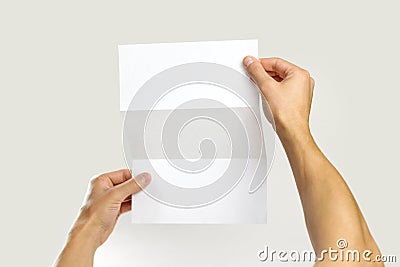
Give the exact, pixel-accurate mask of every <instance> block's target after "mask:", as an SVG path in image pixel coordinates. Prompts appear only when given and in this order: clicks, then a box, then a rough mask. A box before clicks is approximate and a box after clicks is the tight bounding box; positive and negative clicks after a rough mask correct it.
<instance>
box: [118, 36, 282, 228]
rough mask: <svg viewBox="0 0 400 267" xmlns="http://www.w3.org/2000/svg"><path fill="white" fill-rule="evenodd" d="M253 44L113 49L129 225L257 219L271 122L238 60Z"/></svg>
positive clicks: (261, 215) (262, 215) (254, 51)
mask: <svg viewBox="0 0 400 267" xmlns="http://www.w3.org/2000/svg"><path fill="white" fill-rule="evenodd" d="M246 55H253V56H257V55H258V41H257V40H236V41H213V42H186V43H162V44H136V45H120V46H119V71H120V110H121V111H122V112H123V113H124V125H123V146H124V156H125V160H126V164H127V165H128V167H129V168H130V169H131V170H132V172H133V174H134V175H137V174H139V173H141V172H149V173H150V174H151V175H152V182H151V183H150V184H149V185H148V186H147V187H146V188H145V189H144V190H143V191H142V192H140V193H138V194H135V195H134V196H133V198H132V209H133V211H134V212H133V213H132V221H133V222H134V223H196V224H202V223H215V224H238V223H266V214H267V203H266V193H267V192H266V182H265V179H266V177H267V175H268V171H269V169H270V166H271V164H272V158H273V153H274V148H275V145H274V138H275V135H274V134H273V128H272V126H271V125H270V124H269V123H268V122H267V121H266V119H265V117H264V115H263V114H262V109H261V105H260V103H261V97H260V94H259V91H258V89H257V87H256V86H255V84H254V83H253V82H252V81H251V80H250V79H249V78H248V77H247V75H246V71H245V70H244V68H243V66H242V60H243V58H244V57H245V56H246Z"/></svg>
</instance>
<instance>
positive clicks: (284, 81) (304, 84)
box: [243, 56, 314, 134]
mask: <svg viewBox="0 0 400 267" xmlns="http://www.w3.org/2000/svg"><path fill="white" fill-rule="evenodd" d="M243 64H244V65H245V67H246V70H247V72H248V73H249V75H250V77H251V78H252V79H253V80H254V81H255V82H256V83H257V85H258V87H259V88H260V90H261V92H262V93H263V95H264V97H265V99H266V100H267V102H268V104H269V106H270V108H271V112H272V115H273V117H274V121H275V126H276V130H277V133H278V134H280V133H282V132H286V131H288V130H301V131H304V130H306V131H308V130H309V126H308V122H309V114H310V108H311V101H312V97H313V91H314V79H313V78H311V77H310V74H309V72H308V71H306V70H304V69H302V68H300V67H297V66H295V65H293V64H292V63H289V62H287V61H286V60H283V59H280V58H261V59H256V58H254V57H252V56H247V57H245V58H244V59H243Z"/></svg>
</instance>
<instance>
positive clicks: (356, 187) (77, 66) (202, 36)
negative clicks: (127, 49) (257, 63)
mask: <svg viewBox="0 0 400 267" xmlns="http://www.w3.org/2000/svg"><path fill="white" fill-rule="evenodd" d="M399 9H400V7H399V2H398V1H344V0H340V1H339V0H337V1H330V2H328V1H317V0H315V1H249V0H248V1H241V2H240V3H236V1H215V0H214V1H210V0H203V1H176V0H170V1H153V0H146V1H72V0H71V1H50V0H49V1H44V0H38V1H2V2H1V3H0V47H1V49H0V89H1V96H0V116H1V126H0V135H1V138H0V156H1V161H0V168H1V171H0V175H1V181H2V182H1V193H0V198H1V202H0V203H1V215H0V217H1V228H0V231H1V232H0V234H1V235H0V242H1V250H0V251H1V252H0V254H1V257H0V265H1V266H50V265H51V264H52V262H53V261H54V258H55V257H56V255H57V253H58V252H59V250H60V249H61V248H62V245H63V243H64V240H65V237H66V234H67V232H68V229H69V227H70V225H71V223H72V221H73V220H74V218H75V216H76V214H77V212H78V210H79V207H80V205H81V202H82V199H83V196H84V194H85V191H86V186H87V183H88V180H89V179H90V178H91V177H92V176H93V175H95V174H97V173H101V172H105V171H109V170H114V169H119V168H124V167H125V166H124V161H123V154H122V145H121V139H122V138H121V135H122V118H121V114H120V112H119V87H118V86H119V84H118V56H117V45H118V44H134V43H152V42H179V41H206V40H226V39H228V40H229V39H253V38H254V39H259V45H260V55H261V56H263V57H268V56H278V57H282V58H286V59H288V60H290V61H292V62H294V63H296V64H298V65H300V66H302V67H304V68H306V69H308V70H309V71H310V72H311V74H312V76H313V77H314V78H315V80H316V90H315V96H314V100H313V108H312V116H311V127H312V132H313V134H314V136H315V138H316V140H317V141H318V143H319V145H320V146H321V148H322V150H323V151H324V152H326V153H327V155H328V157H329V159H330V160H331V161H332V162H333V163H334V164H335V166H336V167H337V168H338V169H339V170H340V171H341V173H342V174H343V175H344V177H345V178H346V180H347V182H348V184H349V185H350V187H351V189H352V191H353V193H354V194H355V195H356V199H357V200H358V202H359V204H360V207H361V209H362V211H363V213H364V215H365V217H366V219H367V221H368V224H369V226H370V228H371V231H372V233H373V235H374V237H375V239H376V241H377V242H378V244H379V246H380V247H381V249H382V252H383V253H384V254H389V255H397V257H398V258H399V257H400V246H399V245H398V243H399V237H400V235H399V232H400V231H399V228H398V227H399V225H400V216H399V212H398V203H399V202H400V196H399V193H398V192H399V186H400V181H399V180H400V175H399V172H398V169H399V151H400V141H399V136H400V127H399V119H398V116H399V113H400V105H399V99H400V86H399V77H400V76H399V71H400V67H399V62H400V52H399V47H400V38H399V26H400V16H399V14H398V11H399ZM154 64H157V62H154ZM268 179H269V180H268V224H267V225H258V226H252V225H231V226H212V225H208V226H202V225H181V226H177V225H131V224H130V216H129V215H126V216H124V217H123V218H121V220H120V222H119V223H118V225H117V227H116V229H115V231H114V233H113V235H112V236H111V238H110V239H109V240H108V241H107V243H106V244H105V245H104V246H103V247H101V248H100V249H99V250H98V252H97V254H96V259H95V266H265V265H268V264H267V263H262V262H259V261H258V258H257V252H258V251H259V250H261V249H263V248H264V246H265V245H268V246H269V247H270V248H273V249H276V250H278V249H285V250H293V249H299V250H305V249H310V248H311V245H310V242H309V240H308V236H307V233H306V230H305V225H304V222H303V215H302V210H301V206H300V201H299V198H298V195H297V192H296V188H295V185H294V181H293V177H292V174H291V171H290V169H289V164H288V161H287V159H286V157H285V155H284V153H283V150H282V147H281V145H280V144H278V148H277V154H276V158H275V163H274V165H273V168H272V172H271V174H270V176H269V178H268ZM332 227H335V226H334V225H333V226H332ZM270 265H271V264H270ZM272 265H273V266H278V263H273V264H272ZM311 265H312V264H310V263H292V264H290V266H311ZM395 265H396V264H392V265H390V264H388V265H387V266H395Z"/></svg>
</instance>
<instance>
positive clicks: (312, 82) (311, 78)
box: [310, 77, 315, 87]
mask: <svg viewBox="0 0 400 267" xmlns="http://www.w3.org/2000/svg"><path fill="white" fill-rule="evenodd" d="M310 80H311V85H312V87H314V85H315V80H314V78H313V77H310Z"/></svg>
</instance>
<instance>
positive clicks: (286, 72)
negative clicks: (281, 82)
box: [260, 58, 300, 79]
mask: <svg viewBox="0 0 400 267" xmlns="http://www.w3.org/2000/svg"><path fill="white" fill-rule="evenodd" d="M260 62H261V65H262V66H263V67H264V69H265V70H266V71H269V72H275V73H276V74H278V75H279V76H280V77H281V78H282V79H285V78H287V77H288V76H290V75H292V74H293V73H295V72H296V71H298V70H300V68H299V67H298V66H296V65H294V64H292V63H290V62H289V61H286V60H284V59H281V58H261V59H260Z"/></svg>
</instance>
